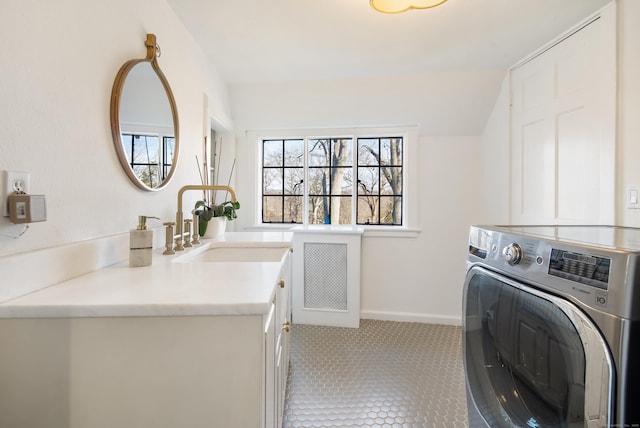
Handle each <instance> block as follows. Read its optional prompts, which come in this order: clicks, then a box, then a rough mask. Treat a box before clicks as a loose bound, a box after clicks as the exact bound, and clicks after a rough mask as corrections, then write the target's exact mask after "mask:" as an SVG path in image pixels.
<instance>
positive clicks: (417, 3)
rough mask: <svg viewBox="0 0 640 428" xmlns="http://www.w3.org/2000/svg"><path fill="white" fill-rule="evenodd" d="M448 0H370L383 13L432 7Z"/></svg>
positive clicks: (372, 5)
mask: <svg viewBox="0 0 640 428" xmlns="http://www.w3.org/2000/svg"><path fill="white" fill-rule="evenodd" d="M446 1H447V0H370V1H369V4H371V7H372V8H374V9H375V10H377V11H378V12H382V13H400V12H406V11H407V10H409V9H430V8H432V7H436V6H440V5H441V4H442V3H444V2H446Z"/></svg>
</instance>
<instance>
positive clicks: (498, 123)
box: [482, 74, 511, 224]
mask: <svg viewBox="0 0 640 428" xmlns="http://www.w3.org/2000/svg"><path fill="white" fill-rule="evenodd" d="M482 145H483V151H482V153H483V164H484V186H483V189H484V191H483V200H484V201H483V207H484V212H485V215H486V217H485V220H484V221H485V223H486V224H509V222H510V221H511V217H510V215H509V213H510V210H511V200H510V198H509V195H510V194H511V188H510V187H509V180H510V177H511V175H510V165H511V157H510V152H509V150H510V149H509V75H508V74H507V75H506V77H505V78H504V80H503V81H502V85H501V86H500V92H499V94H498V98H497V99H496V104H495V106H494V107H493V111H492V112H491V116H489V120H488V121H487V124H486V126H485V129H484V134H483V136H482Z"/></svg>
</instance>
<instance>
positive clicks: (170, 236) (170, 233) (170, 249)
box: [162, 221, 176, 256]
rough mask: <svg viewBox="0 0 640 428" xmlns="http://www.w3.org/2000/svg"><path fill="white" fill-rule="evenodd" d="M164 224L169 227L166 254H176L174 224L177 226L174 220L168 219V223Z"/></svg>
mask: <svg viewBox="0 0 640 428" xmlns="http://www.w3.org/2000/svg"><path fill="white" fill-rule="evenodd" d="M163 225H164V226H166V227H167V232H166V235H165V246H166V247H167V249H166V250H164V253H162V254H164V255H165V256H167V255H170V254H175V253H176V252H175V251H173V226H175V223H174V222H172V221H168V222H166V223H163Z"/></svg>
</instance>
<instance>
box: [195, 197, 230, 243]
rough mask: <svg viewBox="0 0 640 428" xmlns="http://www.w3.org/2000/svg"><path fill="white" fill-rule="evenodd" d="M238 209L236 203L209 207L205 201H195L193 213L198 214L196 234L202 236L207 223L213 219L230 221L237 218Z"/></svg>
mask: <svg viewBox="0 0 640 428" xmlns="http://www.w3.org/2000/svg"><path fill="white" fill-rule="evenodd" d="M239 209H240V202H238V201H235V202H234V201H224V202H222V203H220V204H215V205H210V204H207V202H206V201H197V202H196V206H195V212H196V214H198V234H199V235H200V236H204V234H205V233H206V232H207V227H208V226H209V221H210V220H211V219H212V218H214V217H220V218H221V219H222V218H223V219H224V220H223V221H225V224H226V221H227V220H228V221H232V220H235V219H236V218H238V214H237V213H236V210H239Z"/></svg>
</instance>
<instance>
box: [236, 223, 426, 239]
mask: <svg viewBox="0 0 640 428" xmlns="http://www.w3.org/2000/svg"><path fill="white" fill-rule="evenodd" d="M296 227H297V228H301V229H302V228H304V226H303V225H301V224H293V225H291V224H261V225H256V226H249V227H245V228H244V230H245V231H247V232H264V231H274V230H278V231H285V230H290V229H293V228H296ZM312 227H313V230H318V231H321V230H326V232H327V233H329V232H332V231H331V228H332V227H335V226H331V225H326V226H325V225H313V226H312ZM345 227H346V228H348V229H350V230H355V229H362V230H363V231H364V232H363V237H365V238H410V239H415V238H417V237H418V235H419V234H420V232H421V230H420V229H417V228H409V227H406V228H405V227H403V228H400V227H384V226H363V225H358V226H353V227H348V226H345ZM302 230H309V229H302ZM335 233H340V232H339V230H336V231H335Z"/></svg>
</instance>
